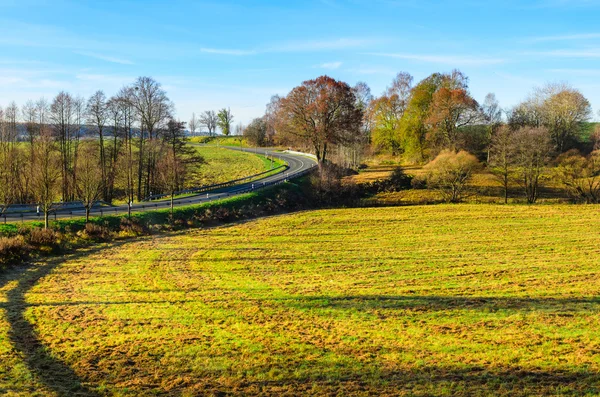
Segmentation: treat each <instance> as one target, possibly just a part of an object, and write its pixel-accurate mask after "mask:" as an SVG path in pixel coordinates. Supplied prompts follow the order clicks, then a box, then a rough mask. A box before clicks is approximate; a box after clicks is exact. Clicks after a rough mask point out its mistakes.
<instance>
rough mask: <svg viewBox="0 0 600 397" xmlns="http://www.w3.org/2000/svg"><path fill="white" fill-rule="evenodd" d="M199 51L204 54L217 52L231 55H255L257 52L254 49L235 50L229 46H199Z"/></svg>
mask: <svg viewBox="0 0 600 397" xmlns="http://www.w3.org/2000/svg"><path fill="white" fill-rule="evenodd" d="M200 52H202V53H205V54H217V55H233V56H244V55H255V54H256V53H257V52H256V51H254V50H237V49H230V48H205V47H203V48H200Z"/></svg>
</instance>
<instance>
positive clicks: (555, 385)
mask: <svg viewBox="0 0 600 397" xmlns="http://www.w3.org/2000/svg"><path fill="white" fill-rule="evenodd" d="M327 364H329V365H327ZM312 365H315V363H312ZM271 370H272V367H268V366H265V367H258V368H253V372H255V373H265V374H266V373H269V371H271ZM286 370H287V371H289V372H294V371H296V372H295V374H296V376H298V375H299V374H302V372H303V371H307V369H306V367H303V368H301V367H298V368H294V367H292V368H286ZM599 382H600V375H599V374H597V373H595V372H593V371H580V372H577V371H561V370H556V371H552V370H522V369H519V368H484V367H477V366H466V365H465V366H460V365H457V366H453V367H443V366H427V367H420V368H414V369H409V370H386V369H383V368H381V367H378V366H377V365H373V366H362V367H352V366H351V365H348V366H344V365H342V366H340V364H339V362H330V363H326V362H323V363H319V364H317V365H316V366H314V367H313V368H311V369H310V370H308V373H306V372H305V373H304V374H302V375H299V376H298V377H286V378H284V379H280V380H268V379H267V380H264V381H249V382H245V384H244V386H243V387H244V388H245V389H246V390H245V391H246V392H247V393H248V394H254V393H256V394H264V395H275V394H276V393H277V392H281V391H282V390H289V391H292V394H291V395H315V394H318V395H386V396H392V395H393V396H396V395H406V396H409V395H410V396H450V395H459V396H511V397H512V396H533V395H535V396H550V395H552V396H556V395H561V396H582V395H590V396H591V395H597V393H598V392H600V386H599ZM274 391H275V392H274ZM226 392H228V391H226ZM226 392H225V393H226ZM243 394H245V393H243Z"/></svg>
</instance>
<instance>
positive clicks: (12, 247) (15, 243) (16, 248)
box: [0, 236, 31, 266]
mask: <svg viewBox="0 0 600 397" xmlns="http://www.w3.org/2000/svg"><path fill="white" fill-rule="evenodd" d="M30 250H31V249H30V247H29V245H28V244H27V243H26V242H25V239H24V238H23V236H16V237H0V265H1V266H7V265H13V264H17V263H19V262H22V261H23V260H25V259H26V258H27V257H28V256H29V252H30Z"/></svg>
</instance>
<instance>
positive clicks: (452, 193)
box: [424, 150, 479, 203]
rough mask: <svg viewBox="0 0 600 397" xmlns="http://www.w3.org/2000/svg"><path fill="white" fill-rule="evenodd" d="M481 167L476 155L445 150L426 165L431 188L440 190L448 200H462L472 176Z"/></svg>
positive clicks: (425, 169) (453, 201) (428, 182)
mask: <svg viewBox="0 0 600 397" xmlns="http://www.w3.org/2000/svg"><path fill="white" fill-rule="evenodd" d="M478 168H479V161H478V160H477V158H476V157H475V156H473V155H472V154H470V153H467V152H465V151H460V152H458V153H456V152H454V151H449V150H444V151H442V152H441V153H440V154H439V155H438V156H437V157H436V158H435V159H434V160H433V161H431V162H430V163H429V164H427V165H426V166H425V167H424V171H425V181H426V183H427V187H428V188H430V189H436V190H439V191H440V192H441V193H442V195H443V196H444V199H445V200H446V201H447V202H451V203H456V202H459V201H461V200H462V198H463V196H464V194H465V191H466V188H467V187H468V183H469V181H470V180H471V177H472V176H473V174H474V173H475V171H477V169H478Z"/></svg>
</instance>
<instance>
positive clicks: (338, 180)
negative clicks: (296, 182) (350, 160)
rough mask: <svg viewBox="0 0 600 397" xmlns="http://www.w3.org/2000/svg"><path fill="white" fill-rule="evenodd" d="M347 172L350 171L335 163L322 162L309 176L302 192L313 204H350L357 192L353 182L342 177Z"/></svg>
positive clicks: (356, 196)
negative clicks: (317, 170) (316, 170)
mask: <svg viewBox="0 0 600 397" xmlns="http://www.w3.org/2000/svg"><path fill="white" fill-rule="evenodd" d="M349 174H351V171H349V170H347V169H344V168H343V167H340V166H338V165H336V164H333V163H326V164H323V165H321V167H320V169H319V172H317V173H314V174H312V175H311V176H310V178H309V183H308V185H307V186H305V189H304V190H305V192H304V194H305V195H306V197H307V198H308V200H309V201H310V204H311V205H313V206H322V205H324V206H331V205H344V204H350V203H352V202H354V201H355V200H356V199H358V196H359V194H358V189H357V187H356V185H355V184H354V183H352V182H350V181H347V180H344V179H343V178H344V177H345V176H348V175H349Z"/></svg>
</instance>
